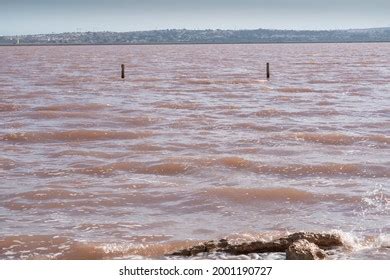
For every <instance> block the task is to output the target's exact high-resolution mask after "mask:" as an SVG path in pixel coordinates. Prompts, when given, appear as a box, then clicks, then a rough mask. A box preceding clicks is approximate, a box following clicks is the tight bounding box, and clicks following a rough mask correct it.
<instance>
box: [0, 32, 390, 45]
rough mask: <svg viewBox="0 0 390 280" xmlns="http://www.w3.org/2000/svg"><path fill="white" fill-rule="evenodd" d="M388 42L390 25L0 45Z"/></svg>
mask: <svg viewBox="0 0 390 280" xmlns="http://www.w3.org/2000/svg"><path fill="white" fill-rule="evenodd" d="M324 42H335V43H339V42H340V43H341V42H390V28H370V29H348V30H323V31H308V30H302V31H297V30H272V29H256V30H219V29H217V30H211V29H207V30H187V29H169V30H153V31H133V32H107V31H105V32H73V33H60V34H39V35H22V36H0V45H16V44H22V45H23V44H28V45H30V44H32V45H35V44H36V45H40V44H45V45H58V44H170V43H172V44H190V43H195V44H206V43H216V44H219V43H221V44H222V43H232V44H234V43H324Z"/></svg>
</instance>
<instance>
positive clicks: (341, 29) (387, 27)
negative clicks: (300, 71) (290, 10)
mask: <svg viewBox="0 0 390 280" xmlns="http://www.w3.org/2000/svg"><path fill="white" fill-rule="evenodd" d="M370 29H390V26H381V27H359V28H340V29H279V28H261V27H260V28H238V29H234V28H230V29H222V28H201V29H196V28H193V29H188V28H162V29H145V30H132V31H110V30H99V31H77V30H76V31H62V32H50V33H31V34H13V35H1V34H0V37H13V36H37V35H57V34H67V33H103V32H107V33H132V32H153V31H168V30H170V31H172V30H187V31H208V30H212V31H255V30H272V31H296V32H300V31H303V32H321V31H352V30H357V31H359V30H370Z"/></svg>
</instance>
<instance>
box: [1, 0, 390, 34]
mask: <svg viewBox="0 0 390 280" xmlns="http://www.w3.org/2000/svg"><path fill="white" fill-rule="evenodd" d="M359 27H363V28H364V27H390V0H109V1H104V0H67V1H65V0H0V35H12V34H35V33H51V32H64V31H103V30H109V31H133V30H150V29H166V28H187V29H204V28H213V29H214V28H221V29H243V28H247V29H255V28H277V29H337V28H359Z"/></svg>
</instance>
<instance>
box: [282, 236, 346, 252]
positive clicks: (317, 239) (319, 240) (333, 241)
mask: <svg viewBox="0 0 390 280" xmlns="http://www.w3.org/2000/svg"><path fill="white" fill-rule="evenodd" d="M287 239H288V240H289V243H293V242H295V241H297V240H300V239H305V240H307V241H309V242H310V243H314V244H315V245H317V246H318V247H320V248H323V249H330V248H332V247H337V246H342V245H343V242H342V240H341V237H340V235H338V234H334V233H311V232H297V233H294V234H291V235H289V236H287Z"/></svg>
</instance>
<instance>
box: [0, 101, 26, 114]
mask: <svg viewBox="0 0 390 280" xmlns="http://www.w3.org/2000/svg"><path fill="white" fill-rule="evenodd" d="M22 109H23V106H22V105H18V104H9V103H0V112H14V111H20V110H22Z"/></svg>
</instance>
